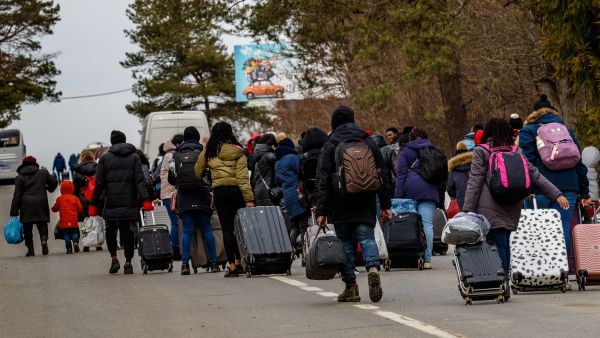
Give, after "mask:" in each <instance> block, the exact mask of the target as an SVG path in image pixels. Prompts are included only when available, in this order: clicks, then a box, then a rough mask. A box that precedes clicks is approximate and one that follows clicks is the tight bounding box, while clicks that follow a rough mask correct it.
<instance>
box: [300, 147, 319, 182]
mask: <svg viewBox="0 0 600 338" xmlns="http://www.w3.org/2000/svg"><path fill="white" fill-rule="evenodd" d="M320 155H321V149H313V150H309V151H307V152H305V153H304V154H302V155H300V166H299V171H298V179H300V181H314V180H315V179H316V177H317V167H318V165H319V156H320Z"/></svg>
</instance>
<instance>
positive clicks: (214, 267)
mask: <svg viewBox="0 0 600 338" xmlns="http://www.w3.org/2000/svg"><path fill="white" fill-rule="evenodd" d="M220 271H221V268H220V267H219V264H217V263H211V264H210V272H220Z"/></svg>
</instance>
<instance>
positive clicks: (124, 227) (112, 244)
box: [106, 220, 136, 262]
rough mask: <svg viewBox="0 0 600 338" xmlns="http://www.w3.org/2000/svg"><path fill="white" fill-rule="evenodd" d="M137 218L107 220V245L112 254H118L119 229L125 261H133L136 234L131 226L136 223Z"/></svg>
mask: <svg viewBox="0 0 600 338" xmlns="http://www.w3.org/2000/svg"><path fill="white" fill-rule="evenodd" d="M135 222H136V221H135V220H122V221H114V220H112V221H109V220H107V221H106V246H108V252H109V253H110V256H111V257H113V256H116V255H117V231H118V232H119V233H120V234H121V244H122V245H123V250H124V251H125V261H127V262H131V258H133V244H134V235H133V231H131V227H132V226H134V225H135Z"/></svg>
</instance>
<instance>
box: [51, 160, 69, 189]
mask: <svg viewBox="0 0 600 338" xmlns="http://www.w3.org/2000/svg"><path fill="white" fill-rule="evenodd" d="M66 169H67V162H66V161H65V158H64V157H63V156H62V154H61V153H58V154H56V156H55V157H54V163H53V164H52V171H53V172H55V173H56V178H57V179H58V183H61V182H62V180H63V179H64V177H63V174H64V172H65V170H66Z"/></svg>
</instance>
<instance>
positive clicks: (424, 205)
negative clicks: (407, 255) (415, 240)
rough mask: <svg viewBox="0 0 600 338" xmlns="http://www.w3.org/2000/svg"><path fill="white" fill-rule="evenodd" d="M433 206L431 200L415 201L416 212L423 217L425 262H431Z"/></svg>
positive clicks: (434, 205) (433, 203) (434, 206)
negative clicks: (425, 245)
mask: <svg viewBox="0 0 600 338" xmlns="http://www.w3.org/2000/svg"><path fill="white" fill-rule="evenodd" d="M435 208H436V203H435V202H433V201H421V202H417V213H418V214H419V215H421V218H422V219H423V231H424V232H425V239H426V240H427V248H426V249H425V255H424V257H423V260H424V261H425V262H431V255H432V253H433V213H434V212H435Z"/></svg>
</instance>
